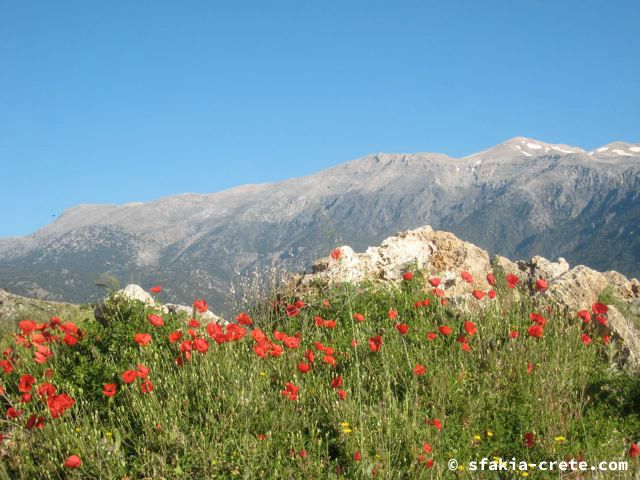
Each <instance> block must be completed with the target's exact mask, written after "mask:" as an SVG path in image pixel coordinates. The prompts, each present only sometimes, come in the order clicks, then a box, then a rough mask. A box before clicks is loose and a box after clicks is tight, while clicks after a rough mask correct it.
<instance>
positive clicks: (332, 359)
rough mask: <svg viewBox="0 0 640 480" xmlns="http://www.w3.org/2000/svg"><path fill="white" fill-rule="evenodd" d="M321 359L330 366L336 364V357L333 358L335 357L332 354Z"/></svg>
mask: <svg viewBox="0 0 640 480" xmlns="http://www.w3.org/2000/svg"><path fill="white" fill-rule="evenodd" d="M322 361H323V362H324V363H328V364H329V365H331V366H332V367H335V366H336V359H335V357H334V356H333V355H325V356H324V358H323V359H322Z"/></svg>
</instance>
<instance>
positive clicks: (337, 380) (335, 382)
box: [331, 375, 342, 388]
mask: <svg viewBox="0 0 640 480" xmlns="http://www.w3.org/2000/svg"><path fill="white" fill-rule="evenodd" d="M341 386H342V375H338V376H337V377H334V378H333V379H331V388H340V387H341Z"/></svg>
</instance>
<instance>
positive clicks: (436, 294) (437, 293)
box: [431, 288, 444, 297]
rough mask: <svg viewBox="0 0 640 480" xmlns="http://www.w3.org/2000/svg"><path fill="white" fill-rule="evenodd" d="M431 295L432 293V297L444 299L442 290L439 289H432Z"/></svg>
mask: <svg viewBox="0 0 640 480" xmlns="http://www.w3.org/2000/svg"><path fill="white" fill-rule="evenodd" d="M431 293H433V296H434V297H444V290H442V289H440V288H434V289H433V290H432V291H431Z"/></svg>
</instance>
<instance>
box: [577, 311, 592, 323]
mask: <svg viewBox="0 0 640 480" xmlns="http://www.w3.org/2000/svg"><path fill="white" fill-rule="evenodd" d="M578 317H580V318H581V319H582V321H583V322H584V323H589V322H590V321H591V313H589V310H580V311H579V312H578Z"/></svg>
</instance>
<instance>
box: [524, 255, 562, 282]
mask: <svg viewBox="0 0 640 480" xmlns="http://www.w3.org/2000/svg"><path fill="white" fill-rule="evenodd" d="M518 265H519V267H520V270H522V271H523V272H526V273H527V274H528V276H530V277H531V278H532V280H533V281H535V280H537V279H539V278H544V279H545V280H547V281H552V280H554V279H556V278H558V277H560V276H561V275H563V274H565V273H566V272H567V271H568V270H569V264H568V263H567V261H566V260H565V259H564V258H562V257H560V258H558V259H557V260H556V261H555V262H551V261H549V260H547V259H546V258H543V257H540V256H538V255H536V256H535V257H533V258H532V259H531V260H528V261H526V262H523V261H520V262H518Z"/></svg>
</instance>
